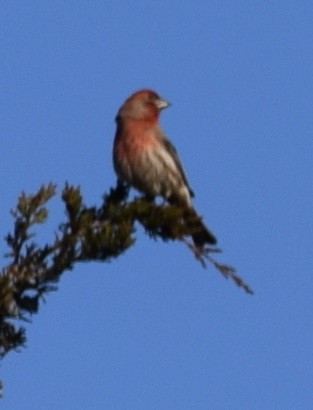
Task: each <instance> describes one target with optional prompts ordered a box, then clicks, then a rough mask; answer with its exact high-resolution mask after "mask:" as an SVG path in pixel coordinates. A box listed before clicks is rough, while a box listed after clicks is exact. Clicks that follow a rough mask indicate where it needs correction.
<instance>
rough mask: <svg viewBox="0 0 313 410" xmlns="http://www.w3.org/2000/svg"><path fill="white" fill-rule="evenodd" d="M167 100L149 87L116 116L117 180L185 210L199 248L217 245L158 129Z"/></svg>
mask: <svg viewBox="0 0 313 410" xmlns="http://www.w3.org/2000/svg"><path fill="white" fill-rule="evenodd" d="M169 105H170V103H169V102H168V101H166V100H164V99H163V98H161V97H160V96H159V95H158V94H157V93H156V92H154V91H152V90H148V89H145V90H140V91H137V92H136V93H134V94H133V95H131V96H130V97H129V98H128V99H127V100H126V101H125V103H124V104H123V105H122V106H121V108H120V109H119V111H118V113H117V116H116V123H117V130H116V135H115V140H114V147H113V162H114V168H115V172H116V174H117V176H118V178H119V180H120V181H121V182H123V183H126V184H127V185H128V186H132V187H134V188H136V189H138V190H139V191H141V192H143V193H144V194H146V195H147V196H148V197H152V198H154V197H156V196H161V197H163V198H165V199H166V200H167V201H168V202H169V203H170V204H174V205H178V206H181V207H183V208H184V209H185V210H186V215H187V216H188V215H189V216H190V217H191V218H190V221H192V226H191V228H192V232H193V234H192V237H193V240H194V243H195V245H196V246H198V247H203V245H205V244H206V243H208V244H216V242H217V240H216V238H215V236H214V235H213V234H212V233H211V232H210V231H209V229H208V228H207V227H206V226H205V225H204V223H203V222H202V219H201V218H200V217H199V216H198V215H197V213H196V211H195V210H194V208H193V206H192V202H191V197H193V196H194V193H193V192H192V190H191V188H190V186H189V184H188V181H187V178H186V174H185V171H184V169H183V167H182V164H181V162H180V159H179V157H178V155H177V151H176V149H175V147H174V146H173V145H172V143H171V142H170V141H169V140H168V139H167V138H166V137H165V135H164V132H163V131H162V129H161V128H160V124H159V116H160V112H161V110H162V109H164V108H167V107H168V106H169Z"/></svg>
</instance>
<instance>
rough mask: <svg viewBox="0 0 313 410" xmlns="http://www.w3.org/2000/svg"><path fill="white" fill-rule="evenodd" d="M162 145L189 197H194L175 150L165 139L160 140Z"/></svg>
mask: <svg viewBox="0 0 313 410" xmlns="http://www.w3.org/2000/svg"><path fill="white" fill-rule="evenodd" d="M162 143H163V145H164V148H165V149H166V150H167V151H168V152H169V153H170V155H171V156H172V158H173V160H174V162H175V165H176V166H177V169H178V170H179V172H180V175H181V177H182V180H183V181H184V183H185V184H186V186H187V187H188V190H189V193H190V196H191V197H194V196H195V194H194V192H193V191H192V189H191V188H190V186H189V183H188V180H187V177H186V174H185V171H184V168H183V166H182V164H181V162H180V159H179V156H178V154H177V151H176V148H175V147H174V145H173V144H172V143H171V141H170V140H168V139H167V138H165V137H163V138H162Z"/></svg>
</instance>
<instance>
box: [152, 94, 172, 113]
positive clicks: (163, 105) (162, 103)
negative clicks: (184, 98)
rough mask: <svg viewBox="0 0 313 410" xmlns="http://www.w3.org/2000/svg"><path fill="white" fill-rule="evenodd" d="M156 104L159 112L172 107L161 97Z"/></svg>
mask: <svg viewBox="0 0 313 410" xmlns="http://www.w3.org/2000/svg"><path fill="white" fill-rule="evenodd" d="M155 104H156V106H157V107H158V109H159V110H163V109H164V108H167V107H170V106H171V105H172V104H171V103H170V102H169V101H166V100H164V98H161V97H160V98H158V99H157V100H156V102H155Z"/></svg>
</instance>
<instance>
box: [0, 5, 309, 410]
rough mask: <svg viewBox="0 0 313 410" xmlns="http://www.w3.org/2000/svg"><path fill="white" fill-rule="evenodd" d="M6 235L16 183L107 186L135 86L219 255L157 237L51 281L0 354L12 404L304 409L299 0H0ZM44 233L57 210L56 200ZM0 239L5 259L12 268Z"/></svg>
mask: <svg viewBox="0 0 313 410" xmlns="http://www.w3.org/2000/svg"><path fill="white" fill-rule="evenodd" d="M1 6H2V7H1V21H0V38H1V62H0V67H1V68H0V70H1V72H0V77H1V94H0V98H1V100H0V102H1V120H0V132H1V142H0V146H1V175H2V183H1V224H0V229H1V236H2V237H4V236H5V234H6V233H7V232H8V231H9V230H10V229H11V227H12V221H11V219H10V215H9V210H10V209H11V208H12V207H13V206H14V205H15V203H16V198H17V197H18V195H19V193H20V192H21V191H22V190H25V191H26V192H35V191H36V190H37V189H38V188H39V186H40V185H41V184H42V183H48V182H49V181H54V182H56V183H57V184H58V187H59V192H60V190H61V188H62V186H63V185H64V182H65V181H69V182H70V183H73V184H79V185H80V186H81V188H82V191H83V193H84V195H85V198H86V202H87V204H88V205H94V204H100V203H101V196H102V195H103V194H104V193H105V192H107V191H108V189H109V188H110V187H111V186H113V185H114V183H115V175H114V172H113V169H112V163H111V150H112V140H113V136H114V131H115V124H114V116H115V114H116V111H117V109H118V108H119V106H120V105H121V103H122V102H123V100H124V99H125V98H126V97H127V96H128V95H129V94H130V93H132V92H133V91H135V90H137V89H139V88H142V87H151V88H153V89H155V90H156V91H158V92H159V93H160V94H161V95H162V96H164V97H165V98H167V99H168V100H170V101H171V102H172V103H173V105H172V107H171V108H170V109H169V110H167V111H166V112H164V114H163V117H162V124H163V127H164V129H165V130H166V132H167V134H168V136H169V137H170V138H171V139H172V141H173V142H174V144H175V145H176V147H177V149H178V151H179V153H180V156H181V158H182V161H183V163H184V165H185V168H186V172H187V174H188V178H189V181H190V184H191V186H192V187H193V189H194V191H195V192H196V200H195V206H196V207H197V209H198V210H199V212H200V213H201V214H202V215H203V216H204V218H205V220H206V221H207V223H208V224H209V226H210V227H211V228H212V230H213V231H214V232H215V233H216V235H217V236H218V238H219V243H220V246H221V247H222V248H223V249H224V253H223V254H222V255H221V257H220V260H221V261H223V262H227V263H230V264H232V265H234V266H236V267H237V269H238V272H239V273H240V274H241V275H242V276H243V277H244V278H245V279H246V280H247V281H248V283H249V284H250V285H251V286H252V287H253V288H254V290H255V292H256V294H255V296H249V295H246V294H245V293H244V292H243V291H242V290H240V289H238V288H237V287H236V286H235V285H233V283H231V282H230V281H227V280H225V279H224V278H223V277H222V276H221V275H220V274H219V273H218V272H216V271H215V270H214V269H213V268H212V267H210V268H209V269H207V270H204V269H203V268H202V267H201V266H200V265H199V264H198V263H197V262H196V261H195V260H194V259H193V257H192V255H191V253H190V252H188V250H187V249H186V248H185V247H184V246H183V245H182V244H179V243H178V244H171V243H168V244H164V243H162V242H155V241H152V240H150V239H149V238H148V237H147V236H146V235H145V234H144V232H143V231H142V229H140V228H139V229H138V242H137V244H136V246H135V247H133V248H132V249H130V250H129V251H128V252H127V253H126V254H124V255H123V256H121V257H120V258H119V259H117V260H115V261H113V262H112V263H110V264H96V263H90V264H83V265H80V266H77V267H76V268H75V269H74V270H73V271H72V272H68V273H66V274H65V275H64V277H63V278H62V280H61V282H60V285H59V290H58V291H57V292H55V293H53V294H51V295H49V297H48V298H47V300H46V304H43V305H42V306H41V309H40V312H39V314H38V315H36V316H34V318H33V323H32V324H29V325H27V324H26V328H27V331H28V344H27V348H26V349H24V350H23V351H22V352H21V353H20V354H16V353H11V354H9V355H8V356H7V357H6V358H5V360H4V361H3V362H2V366H1V378H2V380H4V382H5V398H4V399H3V402H2V404H3V405H4V408H6V409H7V410H16V409H24V410H28V409H45V410H49V409H75V410H76V409H79V410H80V409H106V410H110V409H112V410H113V409H114V410H119V409H121V410H124V409H131V410H132V409H136V410H137V409H145V410H146V409H171V410H172V409H175V410H176V409H180V410H182V409H187V410H188V409H196V410H202V409H214V410H215V409H231V410H233V409H300V408H301V409H311V408H312V403H313V355H312V349H313V348H312V346H313V340H312V339H313V324H312V311H313V297H312V295H313V275H312V244H313V218H312V211H313V203H312V202H313V200H312V198H313V170H312V168H313V166H312V162H313V137H312V135H313V104H312V95H313V80H312V78H313V40H312V39H313V23H312V22H313V4H312V2H311V1H298V2H296V1H288V0H287V1H286V0H285V1H275V2H260V1H250V2H247V1H233V2H231V1H225V0H224V1H223V0H213V1H209V2H207V1H185V2H180V1H153V2H152V1H142V0H139V1H136V2H131V1H129V2H127V1H119V0H117V1H100V0H95V1H92V2H90V1H79V0H76V1H52V2H51V1H27V2H25V1H12V0H7V1H2V4H1ZM50 211H51V222H49V224H48V226H47V227H44V228H42V229H41V231H40V232H41V234H42V235H43V236H44V237H46V238H53V232H54V230H55V228H56V226H57V224H58V223H59V222H60V221H61V219H62V215H63V214H62V212H63V211H62V209H61V206H60V201H59V199H55V200H53V201H52V203H51V206H50ZM5 252H6V248H5V244H4V242H3V247H2V252H1V254H2V256H1V262H2V264H5V263H6V260H5V259H4V257H3V255H4V253H5Z"/></svg>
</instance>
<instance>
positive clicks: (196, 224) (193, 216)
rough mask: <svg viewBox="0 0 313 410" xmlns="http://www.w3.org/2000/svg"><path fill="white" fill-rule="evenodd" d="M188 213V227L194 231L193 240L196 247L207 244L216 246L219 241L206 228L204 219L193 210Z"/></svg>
mask: <svg viewBox="0 0 313 410" xmlns="http://www.w3.org/2000/svg"><path fill="white" fill-rule="evenodd" d="M186 212H187V215H186V217H187V219H188V225H189V226H190V228H191V230H192V232H193V233H192V239H193V241H194V243H195V245H196V246H199V247H202V246H204V245H205V244H210V245H216V243H217V239H216V237H215V236H214V235H213V233H212V232H211V231H210V230H209V229H208V228H207V227H206V226H205V224H204V222H203V221H202V218H201V217H200V216H199V215H198V214H197V212H196V211H195V210H194V209H193V208H191V209H190V208H189V209H188V211H186Z"/></svg>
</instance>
